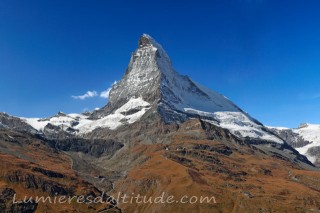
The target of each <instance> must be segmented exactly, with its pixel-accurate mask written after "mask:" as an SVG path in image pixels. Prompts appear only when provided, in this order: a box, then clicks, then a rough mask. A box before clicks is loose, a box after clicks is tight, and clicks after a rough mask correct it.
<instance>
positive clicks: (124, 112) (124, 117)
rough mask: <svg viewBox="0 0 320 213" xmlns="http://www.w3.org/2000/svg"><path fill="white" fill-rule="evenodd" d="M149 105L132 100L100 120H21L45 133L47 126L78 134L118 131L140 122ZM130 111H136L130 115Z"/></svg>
mask: <svg viewBox="0 0 320 213" xmlns="http://www.w3.org/2000/svg"><path fill="white" fill-rule="evenodd" d="M149 105H150V104H149V103H148V102H146V101H144V100H143V99H142V98H132V99H130V100H129V101H128V102H127V103H126V104H124V105H123V106H122V107H120V108H119V109H117V110H116V111H115V112H114V113H112V114H110V115H108V116H105V117H102V118H100V119H98V120H90V119H88V116H85V115H82V114H58V115H56V116H53V117H51V118H45V119H41V118H21V119H22V120H24V121H25V122H27V123H28V124H29V125H31V126H32V127H33V128H35V129H36V130H38V131H43V129H44V128H45V126H46V125H47V124H49V123H50V124H52V125H54V126H59V127H62V128H63V129H64V130H66V129H67V128H68V127H72V128H73V129H76V130H79V133H78V134H83V133H88V132H91V131H93V130H94V129H96V128H99V127H100V128H109V129H116V128H117V127H119V126H121V125H123V124H125V123H129V124H131V123H134V122H136V121H137V120H139V119H140V118H141V117H142V116H143V115H144V113H145V112H146V111H147V110H148V109H149ZM130 110H134V111H133V112H131V113H128V112H129V111H130Z"/></svg>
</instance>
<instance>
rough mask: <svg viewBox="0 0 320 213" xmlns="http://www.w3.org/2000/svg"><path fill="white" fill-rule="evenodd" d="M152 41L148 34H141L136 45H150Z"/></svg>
mask: <svg viewBox="0 0 320 213" xmlns="http://www.w3.org/2000/svg"><path fill="white" fill-rule="evenodd" d="M154 41H155V40H154V39H153V38H152V37H151V36H150V35H148V34H142V35H141V37H140V39H139V42H138V45H139V47H145V46H149V45H152V43H154Z"/></svg>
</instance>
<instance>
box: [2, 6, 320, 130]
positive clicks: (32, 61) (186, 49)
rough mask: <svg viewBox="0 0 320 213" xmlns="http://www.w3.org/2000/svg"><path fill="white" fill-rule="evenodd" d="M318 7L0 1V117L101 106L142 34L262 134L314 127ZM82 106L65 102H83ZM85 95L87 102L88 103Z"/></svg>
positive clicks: (319, 93)
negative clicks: (264, 128) (271, 128)
mask: <svg viewBox="0 0 320 213" xmlns="http://www.w3.org/2000/svg"><path fill="white" fill-rule="evenodd" d="M319 8H320V3H319V1H317V0H304V1H302V0H301V1H298V0H296V1H295V0H291V1H273V0H228V1H221V0H211V1H174V2H172V1H167V0H163V1H155V2H154V1H137V0H135V1H124V0H117V1H105V0H94V1H87V0H85V1H84V0H76V1H74V0H68V1H65V0H64V1H62V0H55V1H43V0H29V1H24V0H16V1H12V0H0V111H3V112H7V113H9V114H12V115H16V116H24V117H47V116H51V115H53V114H55V113H57V112H58V111H63V112H66V113H71V112H82V111H84V110H92V109H94V108H95V107H102V106H103V105H105V104H106V102H107V99H105V98H102V97H100V93H101V92H102V91H105V90H106V89H107V88H109V87H110V85H111V84H112V83H113V82H114V81H115V80H119V79H121V77H122V76H123V74H124V72H125V69H126V66H127V65H128V63H129V59H130V54H131V52H132V51H134V49H135V48H136V47H137V41H138V38H139V36H140V35H141V34H142V33H148V34H150V35H151V36H153V37H154V38H155V39H156V40H157V41H158V42H159V43H161V44H162V45H163V46H164V48H165V49H166V51H167V53H168V54H169V56H170V57H171V59H172V61H173V65H174V67H175V69H176V70H177V71H178V72H180V73H182V74H186V75H189V76H190V77H191V78H193V79H194V80H195V81H197V82H199V83H201V84H203V85H205V86H207V87H209V88H211V89H213V90H216V91H218V92H220V93H222V94H224V95H225V96H227V97H229V98H230V99H231V100H232V101H233V102H235V103H236V104H237V105H238V106H240V107H241V108H242V109H244V110H245V111H247V112H248V113H250V114H251V115H252V116H253V117H255V118H257V119H258V120H260V121H261V122H263V123H264V124H266V125H275V126H288V127H296V126H297V125H299V123H301V122H309V123H320V110H319V109H320V84H319V82H320V81H319V80H320V58H319V56H320V13H319ZM87 91H92V92H93V91H96V93H94V92H93V93H92V94H91V96H95V97H92V98H86V99H84V100H81V99H79V98H78V99H75V98H72V96H79V95H84V94H85V93H86V92H87ZM89 95H90V94H89Z"/></svg>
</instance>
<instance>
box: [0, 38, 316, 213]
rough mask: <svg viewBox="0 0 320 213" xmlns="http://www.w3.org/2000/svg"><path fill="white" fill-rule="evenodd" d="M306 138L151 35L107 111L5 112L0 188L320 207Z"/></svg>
mask: <svg viewBox="0 0 320 213" xmlns="http://www.w3.org/2000/svg"><path fill="white" fill-rule="evenodd" d="M299 135H300V136H301V137H300V136H299ZM298 136H299V137H298ZM305 139H306V138H305V137H304V136H302V135H301V134H300V133H297V132H294V131H291V132H290V131H286V132H285V131H278V130H277V129H270V128H266V127H264V126H263V125H262V124H261V123H260V122H258V121H257V120H255V119H254V118H252V117H251V116H250V115H248V114H247V113H245V112H244V111H243V110H241V109H240V108H239V107H237V106H236V105H235V104H234V103H232V102H231V101H230V100H229V99H228V98H226V97H224V96H223V95H221V94H219V93H217V92H214V91H211V90H209V89H207V88H205V87H203V86H201V85H199V84H198V83H196V82H194V81H192V80H191V79H190V78H189V77H187V76H183V75H180V74H179V73H177V72H176V71H175V70H174V69H173V66H172V62H171V60H170V58H169V57H168V55H167V53H166V52H165V50H164V49H163V48H162V46H161V45H160V44H159V43H157V42H156V41H155V40H154V39H153V38H152V37H150V36H149V35H145V34H144V35H142V36H141V37H140V39H139V41H138V48H137V49H136V51H135V52H134V53H133V54H132V56H131V60H130V62H129V65H128V68H127V70H126V72H125V74H124V76H123V78H122V79H121V80H120V81H118V82H117V83H116V84H114V85H113V87H112V89H111V91H110V94H109V101H108V104H107V105H106V106H105V107H103V108H101V109H99V110H95V111H93V112H90V113H85V114H65V113H61V112H60V113H58V114H56V115H54V116H52V117H49V118H17V117H13V116H9V115H7V114H0V154H1V155H2V156H1V157H2V158H3V159H4V162H5V163H3V164H2V165H1V166H2V167H1V171H3V172H2V173H1V174H0V189H3V190H4V192H7V191H8V190H14V191H17V192H23V193H27V194H32V190H36V191H37V192H38V193H40V194H46V193H47V194H49V195H51V196H52V195H53V194H54V193H59V194H67V195H78V194H81V193H85V194H88V193H91V194H94V195H99V194H101V193H102V192H107V194H108V196H109V195H114V196H117V193H119V192H120V193H121V194H127V195H130V194H141V195H145V196H153V197H155V196H159V195H161V193H162V192H166V193H168V194H171V195H174V196H176V197H181V196H183V195H187V196H189V197H192V196H197V195H199V196H201V195H203V196H212V195H214V196H215V197H216V199H217V201H218V202H217V203H209V204H204V205H200V204H196V205H189V204H187V205H182V204H179V203H175V204H172V205H159V204H156V203H153V204H150V205H149V204H148V205H142V204H137V203H134V204H130V205H129V204H125V203H114V204H112V205H107V206H103V205H102V206H101V205H96V206H95V205H93V206H92V205H89V206H86V205H84V206H72V209H73V211H75V212H120V211H122V212H153V211H154V212H232V211H233V212H275V211H278V212H284V211H287V212H308V211H312V210H314V209H316V210H320V209H319V206H320V200H319V195H320V194H319V191H320V183H319V181H318V180H319V179H320V174H319V172H318V171H317V168H315V167H314V165H313V164H312V163H311V162H310V161H309V160H308V159H307V158H306V157H305V156H303V155H300V154H299V152H298V151H296V150H295V149H294V148H293V147H296V148H298V147H304V146H308V145H309V144H310V142H308V141H306V140H305ZM287 141H288V143H287ZM293 141H294V142H293ZM292 146H293V147H292ZM16 171H18V172H16ZM4 194H8V196H6V197H7V198H6V200H5V201H8V200H10V199H11V197H10V196H9V194H10V193H4ZM0 198H1V196H0ZM284 200H286V202H283V201H284ZM4 203H7V202H4ZM306 203H308V205H306ZM1 205H2V204H1V200H0V208H2V209H1V210H3V209H8V208H11V207H10V206H8V205H7V204H5V205H2V206H3V207H2V206H1ZM24 208H26V209H29V208H31V207H29V206H27V207H24ZM34 208H37V209H38V211H41V210H43V209H49V212H58V210H57V209H56V208H55V207H52V206H50V205H44V204H39V205H37V206H34ZM39 209H40V210H39ZM120 209H121V210H120ZM68 210H70V206H69V207H68V206H63V210H61V212H63V211H64V212H68Z"/></svg>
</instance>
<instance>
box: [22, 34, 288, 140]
mask: <svg viewBox="0 0 320 213" xmlns="http://www.w3.org/2000/svg"><path fill="white" fill-rule="evenodd" d="M147 112H148V113H147ZM150 114H158V115H159V116H160V117H161V119H162V120H163V121H164V122H165V123H182V122H184V121H186V120H189V119H195V118H196V119H202V120H204V121H207V122H209V123H211V124H214V125H216V126H219V127H222V128H225V129H228V130H230V132H231V133H232V134H234V135H236V136H237V137H239V138H245V139H248V140H262V141H269V142H275V143H280V144H282V143H283V140H282V139H280V138H279V137H278V136H276V135H275V134H273V133H272V132H270V131H269V130H268V129H267V128H265V127H264V126H263V125H262V124H261V123H259V122H258V121H256V120H255V119H253V118H251V117H250V116H249V115H248V114H247V113H245V112H244V111H242V110H241V109H240V108H239V107H237V106H236V105H235V104H234V103H232V102H231V101H230V100H229V99H228V98H226V97H225V96H223V95H221V94H219V93H217V92H214V91H212V90H210V89H207V88H205V87H204V86H201V85H199V84H198V83H196V82H194V81H192V80H191V79H190V78H189V77H188V76H183V75H180V74H179V73H177V72H176V71H175V70H174V69H173V66H172V63H171V60H170V58H169V56H168V55H167V53H166V52H165V50H164V49H163V48H162V46H161V45H160V44H159V43H157V42H156V41H155V40H154V39H153V38H152V37H150V36H149V35H146V34H143V35H142V36H141V37H140V39H139V42H138V48H137V50H136V51H135V52H134V53H133V54H132V56H131V60H130V63H129V65H128V68H127V70H126V72H125V75H124V76H123V78H122V80H120V81H118V82H117V83H116V84H114V85H113V87H112V89H111V91H110V94H109V102H108V104H107V105H106V106H105V107H103V108H101V109H99V110H96V111H94V112H92V113H91V114H88V115H82V114H69V115H66V114H63V113H60V114H58V115H56V116H53V117H51V118H47V119H39V118H23V120H24V121H25V122H27V123H28V124H30V125H31V126H32V127H33V128H34V129H37V130H38V131H45V130H46V129H50V131H51V130H52V129H55V127H58V128H59V130H64V131H67V132H69V133H70V134H76V135H77V134H85V133H88V132H91V131H93V130H95V129H97V128H108V129H111V130H113V129H116V128H118V127H119V126H123V125H126V124H132V123H134V122H136V121H138V120H140V119H142V118H143V117H144V116H149V115H150ZM48 125H49V126H48ZM48 127H50V128H48Z"/></svg>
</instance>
